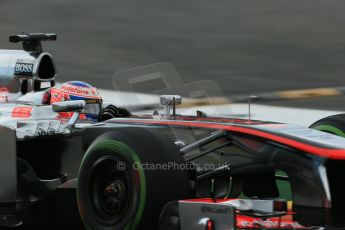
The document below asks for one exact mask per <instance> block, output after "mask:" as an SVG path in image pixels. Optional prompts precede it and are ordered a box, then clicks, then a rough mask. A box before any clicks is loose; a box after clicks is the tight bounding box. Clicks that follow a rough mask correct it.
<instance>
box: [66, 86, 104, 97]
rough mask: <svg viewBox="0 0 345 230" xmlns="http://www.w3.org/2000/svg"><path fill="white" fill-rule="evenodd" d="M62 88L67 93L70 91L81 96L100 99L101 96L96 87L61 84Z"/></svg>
mask: <svg viewBox="0 0 345 230" xmlns="http://www.w3.org/2000/svg"><path fill="white" fill-rule="evenodd" d="M61 90H62V91H63V92H66V93H70V94H72V95H76V96H81V97H91V98H95V99H99V98H100V96H99V95H98V92H97V90H96V88H85V87H78V86H74V85H68V84H67V85H63V86H61Z"/></svg>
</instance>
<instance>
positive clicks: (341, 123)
mask: <svg viewBox="0 0 345 230" xmlns="http://www.w3.org/2000/svg"><path fill="white" fill-rule="evenodd" d="M310 128H312V129H316V130H319V131H323V132H327V133H331V134H334V135H337V136H341V137H345V114H338V115H333V116H329V117H326V118H323V119H321V120H319V121H317V122H315V123H314V124H312V125H311V126H310Z"/></svg>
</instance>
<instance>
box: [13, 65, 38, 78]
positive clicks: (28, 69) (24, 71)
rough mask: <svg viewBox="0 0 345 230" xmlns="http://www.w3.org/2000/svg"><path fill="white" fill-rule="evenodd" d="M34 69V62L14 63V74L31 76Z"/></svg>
mask: <svg viewBox="0 0 345 230" xmlns="http://www.w3.org/2000/svg"><path fill="white" fill-rule="evenodd" d="M33 69H34V64H31V63H16V66H15V67H14V74H15V75H24V76H32V71H33Z"/></svg>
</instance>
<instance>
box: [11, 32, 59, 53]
mask: <svg viewBox="0 0 345 230" xmlns="http://www.w3.org/2000/svg"><path fill="white" fill-rule="evenodd" d="M56 38H57V36H56V34H54V33H46V34H45V33H21V34H18V35H12V36H10V37H9V41H10V42H12V43H18V42H22V43H23V49H24V50H25V51H36V52H42V51H43V49H42V44H41V41H55V40H56Z"/></svg>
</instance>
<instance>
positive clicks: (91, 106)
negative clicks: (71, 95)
mask: <svg viewBox="0 0 345 230" xmlns="http://www.w3.org/2000/svg"><path fill="white" fill-rule="evenodd" d="M81 112H82V113H84V114H90V115H98V114H99V113H100V112H101V105H100V104H98V103H87V101H86V105H85V109H83V110H82V111H81Z"/></svg>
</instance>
